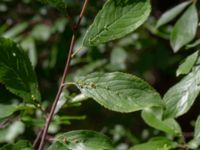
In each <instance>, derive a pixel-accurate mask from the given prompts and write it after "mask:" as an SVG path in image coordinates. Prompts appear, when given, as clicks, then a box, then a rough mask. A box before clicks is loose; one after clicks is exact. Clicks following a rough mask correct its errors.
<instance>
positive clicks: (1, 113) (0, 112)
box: [0, 104, 17, 119]
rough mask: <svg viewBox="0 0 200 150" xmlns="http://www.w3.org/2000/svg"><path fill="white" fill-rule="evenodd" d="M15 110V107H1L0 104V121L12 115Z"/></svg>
mask: <svg viewBox="0 0 200 150" xmlns="http://www.w3.org/2000/svg"><path fill="white" fill-rule="evenodd" d="M16 110H17V107H16V106H15V105H3V104H0V119H3V118H6V117H8V116H10V115H12V114H13V113H14V112H15V111H16Z"/></svg>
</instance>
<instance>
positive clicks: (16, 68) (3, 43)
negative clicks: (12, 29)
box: [0, 38, 40, 103]
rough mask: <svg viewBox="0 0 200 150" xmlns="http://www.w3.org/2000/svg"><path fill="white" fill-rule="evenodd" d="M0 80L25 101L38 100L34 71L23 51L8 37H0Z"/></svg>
mask: <svg viewBox="0 0 200 150" xmlns="http://www.w3.org/2000/svg"><path fill="white" fill-rule="evenodd" d="M0 82H1V83H3V84H4V85H5V86H6V88H7V89H8V90H9V91H10V92H12V93H14V94H16V95H18V96H20V97H22V98H23V99H24V101H26V102H31V103H33V102H35V101H36V100H40V94H39V91H38V84H37V80H36V76H35V72H34V71H33V69H32V66H31V63H30V61H29V58H28V56H27V55H26V54H25V52H24V51H23V50H22V49H21V48H20V47H19V46H18V45H17V44H16V43H14V42H12V41H11V40H9V39H4V38H0Z"/></svg>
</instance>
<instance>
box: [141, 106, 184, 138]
mask: <svg viewBox="0 0 200 150" xmlns="http://www.w3.org/2000/svg"><path fill="white" fill-rule="evenodd" d="M142 118H143V119H144V121H145V122H146V123H147V124H148V125H149V126H151V127H153V128H155V129H158V130H161V131H164V132H166V133H168V134H171V135H173V136H180V135H181V128H180V126H179V124H178V123H177V122H176V120H174V119H172V118H169V119H166V120H162V110H161V109H160V108H148V109H145V110H143V111H142Z"/></svg>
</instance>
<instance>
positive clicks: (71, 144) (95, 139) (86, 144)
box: [48, 130, 114, 150]
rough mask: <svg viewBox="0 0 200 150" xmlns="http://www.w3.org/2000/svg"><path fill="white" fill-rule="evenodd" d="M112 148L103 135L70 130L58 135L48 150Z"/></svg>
mask: <svg viewBox="0 0 200 150" xmlns="http://www.w3.org/2000/svg"><path fill="white" fill-rule="evenodd" d="M55 148H57V150H64V149H69V150H79V149H80V148H81V149H82V150H99V149H107V150H114V148H113V146H112V142H111V141H110V140H109V139H108V138H107V137H106V136H104V135H102V134H100V133H97V132H94V131H87V130H77V131H70V132H67V133H64V134H61V135H59V136H58V137H57V138H56V139H55V143H53V144H52V146H50V147H49V148H48V150H53V149H55Z"/></svg>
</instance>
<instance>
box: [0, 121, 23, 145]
mask: <svg viewBox="0 0 200 150" xmlns="http://www.w3.org/2000/svg"><path fill="white" fill-rule="evenodd" d="M24 131H25V124H24V123H22V122H21V121H15V122H12V124H10V125H9V126H8V127H6V128H4V129H0V143H13V142H14V141H15V140H16V138H17V137H19V136H20V135H21V134H23V133H24Z"/></svg>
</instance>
